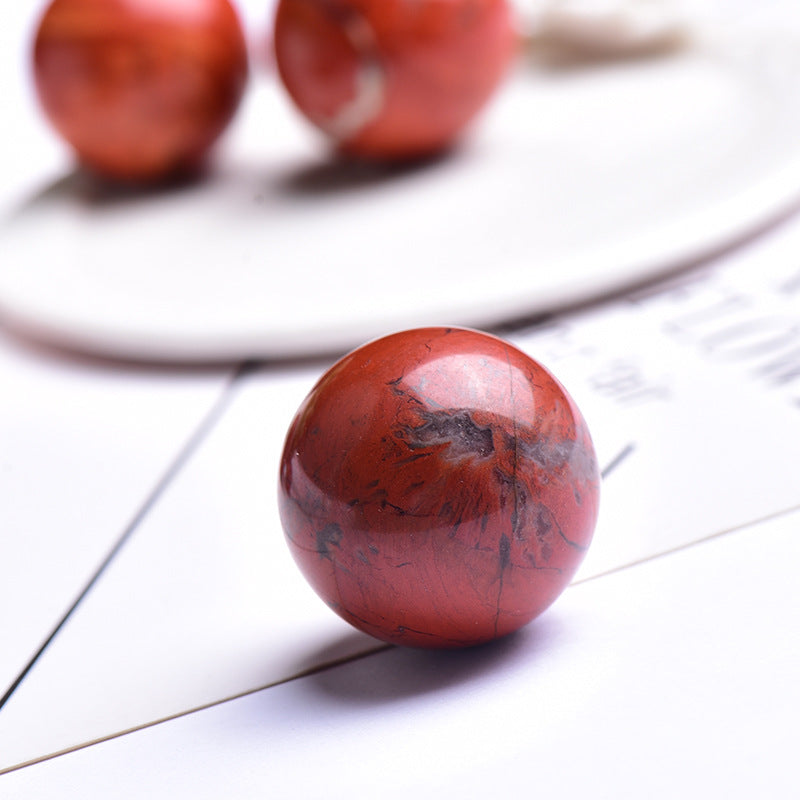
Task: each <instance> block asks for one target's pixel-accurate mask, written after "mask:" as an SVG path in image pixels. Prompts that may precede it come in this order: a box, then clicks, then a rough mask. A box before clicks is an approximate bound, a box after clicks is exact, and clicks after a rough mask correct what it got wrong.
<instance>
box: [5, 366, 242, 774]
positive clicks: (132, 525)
mask: <svg viewBox="0 0 800 800" xmlns="http://www.w3.org/2000/svg"><path fill="white" fill-rule="evenodd" d="M253 366H254V365H253V364H252V363H251V362H245V363H243V364H241V365H240V366H239V367H237V369H236V370H234V371H233V372H232V373H231V376H230V377H229V379H228V381H227V382H226V384H225V386H224V387H223V389H222V392H221V393H220V395H219V396H218V397H217V399H216V401H215V402H214V404H213V405H212V406H211V408H210V409H209V411H208V412H207V413H206V415H205V417H203V419H202V420H201V421H200V424H199V425H198V426H197V428H196V429H195V430H194V431H193V432H192V434H191V435H190V437H189V439H188V440H187V441H186V443H185V444H184V445H183V447H182V448H181V450H180V451H179V452H178V454H177V455H176V456H175V458H174V459H173V461H172V463H171V464H170V465H169V466H168V467H167V469H166V471H165V472H164V474H163V475H162V476H161V478H160V479H159V480H158V481H157V482H156V485H155V486H154V487H153V489H152V491H151V492H150V494H149V495H148V496H147V497H146V498H145V500H144V503H143V504H142V505H141V507H140V508H139V510H138V511H137V512H136V513H135V514H134V516H133V518H132V519H131V521H130V522H129V523H128V525H127V526H126V527H125V529H124V530H123V531H122V534H121V535H120V536H119V538H118V539H117V541H116V543H115V544H114V546H113V547H112V548H111V550H110V551H109V553H108V555H106V557H105V558H104V559H103V560H102V561H101V562H100V565H99V566H98V567H97V569H96V570H95V572H94V574H93V575H92V576H91V577H90V578H89V580H88V582H87V583H86V585H85V586H84V587H83V589H82V590H81V592H80V593H79V594H78V596H77V597H76V598H75V600H74V601H73V602H72V605H70V606H69V608H68V609H67V610H66V612H65V613H64V615H63V616H62V617H61V619H60V620H59V621H58V622H57V623H56V625H55V627H54V628H53V629H52V631H50V633H49V634H48V636H47V638H46V639H45V640H44V642H42V644H41V646H40V647H39V649H38V650H37V651H36V652H35V653H34V654H33V656H32V657H31V658H30V660H29V661H28V663H27V664H26V665H25V666H24V667H23V668H22V671H21V672H20V673H19V675H17V677H16V678H15V679H14V681H13V682H12V683H11V685H10V686H9V687H8V689H7V690H6V692H5V694H4V695H3V696H2V697H0V711H2V709H3V707H4V706H5V704H6V703H7V702H8V701H9V700H10V699H11V696H12V695H13V694H14V692H15V691H16V690H17V689H18V688H19V686H20V684H21V683H22V682H23V681H24V680H25V678H26V677H27V675H28V673H29V672H30V671H31V670H32V669H33V667H34V665H35V664H36V662H37V661H38V660H39V659H40V658H41V656H42V654H43V653H44V651H45V650H47V648H48V647H49V646H50V644H51V642H52V641H53V639H55V637H56V636H57V635H58V633H59V631H60V630H61V629H62V628H63V627H64V625H65V624H66V623H67V620H69V618H70V617H71V616H72V615H73V613H74V612H75V610H76V609H77V608H78V606H79V605H80V604H81V603H82V602H83V600H84V598H85V597H86V596H87V595H88V594H89V592H91V590H92V588H93V587H94V586H95V584H96V583H97V581H98V580H99V579H100V576H101V575H102V574H103V573H104V572H105V571H106V569H108V567H109V565H110V564H111V562H112V561H113V560H114V559H115V558H116V556H117V554H118V553H119V552H120V551H121V550H122V548H123V547H124V546H125V544H126V543H127V542H128V540H129V539H130V538H131V536H132V535H133V533H134V532H135V531H136V529H137V528H138V527H139V525H141V523H142V520H144V518H145V517H146V516H147V514H148V513H149V512H150V510H151V509H152V508H153V506H155V504H156V503H157V502H158V500H159V498H160V497H161V496H162V495H163V493H164V491H165V490H166V488H167V487H168V486H169V485H170V484H171V483H172V481H173V480H174V479H175V477H176V475H177V474H178V473H179V472H180V471H181V470H182V469H183V467H184V465H185V464H186V463H187V462H188V461H189V459H190V458H191V456H192V455H193V454H194V452H195V451H196V450H197V448H198V447H199V445H200V444H201V442H202V441H203V440H204V439H205V438H206V436H207V435H208V433H209V432H210V431H211V429H212V428H213V427H214V426H215V425H216V423H217V422H218V420H219V419H220V418H221V416H222V414H223V413H224V411H225V410H226V408H227V406H228V403H229V402H230V399H231V397H232V394H233V388H234V386H235V385H236V384H237V383H238V382H239V380H240V379H241V378H242V377H243V376H244V375H245V374H247V373H248V372H250V371H251V370H252V369H253ZM0 774H2V771H0Z"/></svg>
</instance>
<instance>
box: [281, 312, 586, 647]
mask: <svg viewBox="0 0 800 800" xmlns="http://www.w3.org/2000/svg"><path fill="white" fill-rule="evenodd" d="M598 496H599V476H598V469H597V462H596V458H595V454H594V449H593V446H592V441H591V438H590V435H589V431H588V430H587V427H586V424H585V422H584V420H583V418H582V417H581V414H580V412H579V410H578V409H577V407H576V406H575V404H574V402H573V401H572V400H571V399H570V397H569V395H568V394H567V392H566V391H565V390H564V388H563V387H562V386H561V385H560V384H559V383H558V381H557V380H556V379H555V378H554V377H553V376H552V375H551V374H550V373H549V372H548V371H547V370H546V369H545V368H544V367H542V366H541V365H539V364H538V363H537V362H535V361H533V360H532V359H531V358H529V357H528V356H527V355H525V354H524V353H522V352H521V351H520V350H518V349H517V348H515V347H513V346H512V345H511V344H509V343H507V342H504V341H503V340H501V339H498V338H496V337H493V336H489V335H487V334H484V333H479V332H476V331H470V330H464V329H459V328H423V329H418V330H411V331H406V332H403V333H398V334H394V335H391V336H388V337H385V338H382V339H378V340H376V341H374V342H371V343H369V344H366V345H364V346H363V347H361V348H359V349H357V350H355V351H354V352H352V353H350V354H349V355H347V356H346V357H344V358H343V359H342V360H341V361H339V362H338V363H337V364H336V365H334V366H333V367H332V368H331V369H330V370H329V371H328V372H327V373H326V374H325V375H324V376H323V377H322V378H321V379H320V381H319V382H318V383H317V385H316V386H315V387H314V389H313V390H312V391H311V393H310V394H309V395H308V397H307V398H306V399H305V401H304V402H303V404H302V406H301V407H300V409H299V411H298V413H297V415H296V417H295V419H294V421H293V422H292V425H291V427H290V429H289V433H288V436H287V439H286V445H285V449H284V452H283V457H282V461H281V473H280V489H279V507H280V514H281V520H282V522H283V527H284V530H285V533H286V538H287V541H288V543H289V547H290V549H291V552H292V554H293V556H294V558H295V560H296V561H297V563H298V565H299V566H300V569H301V570H302V572H303V573H304V575H305V577H306V578H307V579H308V581H309V583H310V584H311V586H312V587H313V588H314V589H315V590H316V591H317V593H318V594H319V595H320V596H321V597H322V599H323V600H324V601H325V602H326V603H327V604H328V605H329V606H330V607H331V608H332V609H333V610H334V611H336V612H337V613H338V614H340V615H341V616H342V617H343V618H344V619H345V620H347V621H348V622H350V623H351V624H352V625H354V626H355V627H356V628H359V629H361V630H362V631H366V632H367V633H370V634H372V635H373V636H376V637H377V638H379V639H383V640H385V641H389V642H395V643H398V644H407V645H413V646H422V647H439V648H443V647H463V646H468V645H474V644H479V643H482V642H486V641H489V640H492V639H495V638H497V637H500V636H503V635H505V634H508V633H510V632H512V631H514V630H516V629H518V628H519V627H520V626H522V625H525V624H526V623H527V622H529V621H530V620H531V619H533V618H534V617H536V616H537V615H538V614H540V613H541V612H542V611H544V609H546V608H547V607H548V606H549V605H550V604H551V603H552V602H553V601H554V600H555V599H556V598H557V597H558V595H559V594H560V593H561V591H562V590H563V589H564V587H565V586H566V585H567V583H568V582H569V581H570V578H571V577H572V575H573V574H574V573H575V570H576V569H577V568H578V565H579V564H580V562H581V560H582V558H583V556H584V554H585V552H586V549H587V547H588V546H589V543H590V541H591V537H592V533H593V531H594V525H595V521H596V517H597V510H598Z"/></svg>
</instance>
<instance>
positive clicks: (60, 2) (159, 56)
mask: <svg viewBox="0 0 800 800" xmlns="http://www.w3.org/2000/svg"><path fill="white" fill-rule="evenodd" d="M33 69H34V78H35V84H36V89H37V91H38V94H39V99H40V101H41V104H42V107H43V109H44V111H45V113H46V114H47V116H48V117H49V119H50V121H51V122H52V124H53V125H54V127H55V128H56V129H57V130H58V132H59V133H60V134H61V135H62V136H63V138H64V139H65V140H66V141H67V142H68V143H69V144H70V145H71V146H72V148H73V149H74V150H75V152H76V154H77V156H78V158H79V159H80V160H81V161H82V162H84V163H85V164H86V165H87V166H88V167H90V168H91V169H92V170H94V171H96V172H98V173H100V174H103V175H105V176H109V177H111V178H114V179H120V180H124V181H134V182H142V181H156V180H160V179H163V178H167V177H171V176H173V175H181V174H184V173H191V172H193V171H195V170H196V169H197V168H198V167H199V166H200V164H201V163H202V161H203V159H204V157H205V156H206V154H207V152H208V150H209V148H210V147H211V146H212V144H213V143H214V141H215V140H216V139H217V138H218V137H219V135H220V134H221V133H222V131H223V130H224V129H225V127H226V126H227V125H228V123H229V122H230V120H231V118H232V117H233V115H234V112H235V111H236V109H237V107H238V105H239V102H240V99H241V96H242V93H243V91H244V87H245V84H246V80H247V74H248V64H247V52H246V47H245V40H244V35H243V32H242V28H241V25H240V23H239V18H238V16H237V14H236V12H235V11H234V9H233V7H232V6H231V4H230V2H229V0H175V1H174V2H159V1H158V0H54V2H52V3H51V4H50V6H48V8H47V10H46V11H45V13H44V15H43V17H42V19H41V22H40V25H39V28H38V31H37V33H36V38H35V42H34V49H33Z"/></svg>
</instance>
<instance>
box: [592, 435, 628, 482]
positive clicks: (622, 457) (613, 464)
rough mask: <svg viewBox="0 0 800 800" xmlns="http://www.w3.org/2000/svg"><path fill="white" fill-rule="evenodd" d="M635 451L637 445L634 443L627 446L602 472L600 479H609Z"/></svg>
mask: <svg viewBox="0 0 800 800" xmlns="http://www.w3.org/2000/svg"><path fill="white" fill-rule="evenodd" d="M635 449H636V444H635V443H634V442H631V443H630V444H626V445H625V447H623V448H622V450H620V451H619V453H617V454H616V455H615V456H614V458H612V459H611V461H609V462H608V464H606V466H605V467H604V468H603V469H602V470H601V472H600V477H601V478H603V479H605V478H607V477H608V476H609V475H610V474H611V473H612V472H613V471H614V470H615V469H616V468H617V467H618V466H619V465H620V464H621V463H622V462H623V461H624V460H625V459H626V458H627V457H628V456H629V455H630V454H631V453H632V452H633V451H634V450H635Z"/></svg>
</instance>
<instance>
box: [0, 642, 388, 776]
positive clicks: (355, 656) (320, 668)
mask: <svg viewBox="0 0 800 800" xmlns="http://www.w3.org/2000/svg"><path fill="white" fill-rule="evenodd" d="M396 647H397V645H394V644H386V643H380V642H378V643H377V644H375V645H372V646H370V647H369V648H368V649H367V650H361V651H360V652H358V653H352V654H351V655H347V656H342V657H341V658H336V659H334V660H332V661H326V662H324V663H323V664H317V665H316V666H313V667H309V668H308V669H305V670H302V671H301V672H297V673H295V674H293V675H290V676H289V677H287V678H281V679H280V680H276V681H272V682H271V683H267V684H264V685H263V686H259V687H257V688H255V689H249V690H247V691H245V692H239V693H238V694H235V695H232V696H230V697H225V698H223V699H221V700H214V701H213V702H211V703H206V704H204V705H202V706H197V707H196V708H190V709H187V710H186V711H179V712H178V713H177V714H171V715H170V716H168V717H162V718H161V719H156V720H153V721H152V722H145V723H143V724H142V725H137V726H135V727H133V728H128V729H126V730H123V731H117V732H115V733H111V734H109V735H108V736H102V737H100V738H98V739H92V740H91V741H89V742H81V743H80V744H77V745H74V746H73V747H67V748H65V749H64V750H58V751H56V752H55V753H48V754H47V755H43V756H38V757H37V758H32V759H30V760H29V761H24V762H22V763H21V764H14V765H13V766H10V767H4V768H1V769H0V775H5V774H7V773H9V772H16V771H17V770H19V769H23V768H24V767H31V766H33V765H34V764H41V763H42V762H43V761H51V760H52V759H54V758H58V757H59V756H65V755H68V754H69V753H74V752H75V751H77V750H85V749H86V748H87V747H93V746H94V745H96V744H102V743H103V742H108V741H111V740H112V739H119V738H120V737H122V736H127V735H128V734H129V733H136V732H137V731H142V730H145V729H147V728H153V727H155V726H156V725H161V724H163V723H165V722H171V721H172V720H176V719H180V718H181V717H187V716H189V715H190V714H196V713H197V712H199V711H206V710H208V709H209V708H214V707H215V706H221V705H222V704H223V703H230V702H231V701H233V700H239V699H241V698H243V697H248V696H250V695H252V694H257V693H258V692H263V691H264V690H265V689H273V688H275V687H276V686H282V685H283V684H285V683H292V682H293V681H297V680H300V679H302V678H310V677H311V676H312V675H319V674H321V673H323V672H328V671H329V670H332V669H335V668H336V667H340V666H343V665H345V664H353V663H355V662H356V661H361V660H362V659H364V658H369V657H370V656H374V655H378V654H379V653H383V652H385V651H386V650H394V649H395V648H396Z"/></svg>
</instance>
